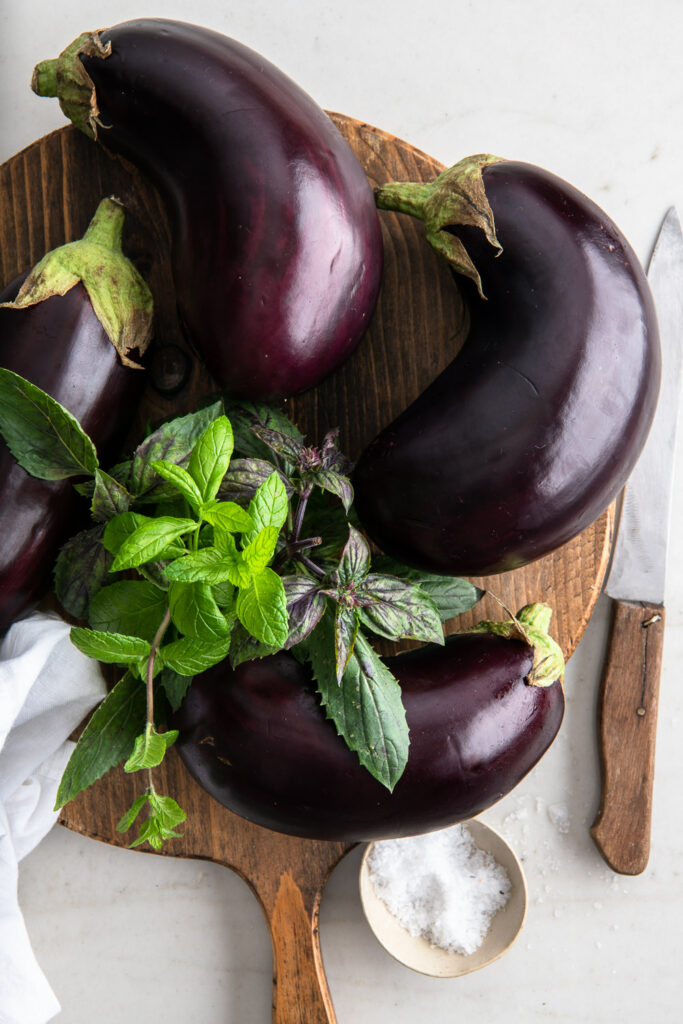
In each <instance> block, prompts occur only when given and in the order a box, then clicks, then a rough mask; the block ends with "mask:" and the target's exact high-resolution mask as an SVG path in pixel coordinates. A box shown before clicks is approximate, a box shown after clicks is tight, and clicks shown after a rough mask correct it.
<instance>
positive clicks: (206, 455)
mask: <svg viewBox="0 0 683 1024" xmlns="http://www.w3.org/2000/svg"><path fill="white" fill-rule="evenodd" d="M234 444H235V442H234V438H233V435H232V427H231V426H230V420H229V419H228V418H227V416H219V417H218V419H216V420H214V421H213V423H211V424H210V426H208V427H207V428H206V430H205V431H204V433H203V434H202V436H201V437H200V438H199V440H198V441H197V443H196V444H195V446H194V448H193V450H192V455H191V456H190V462H189V465H188V470H189V472H190V474H191V475H192V477H193V478H194V480H195V481H196V483H197V486H198V487H199V490H200V491H201V494H202V498H203V500H204V501H211V500H212V499H213V498H215V497H216V495H217V494H218V488H219V487H220V485H221V482H222V480H223V477H224V476H225V474H226V472H227V469H228V466H229V465H230V459H231V458H232V451H233V448H234Z"/></svg>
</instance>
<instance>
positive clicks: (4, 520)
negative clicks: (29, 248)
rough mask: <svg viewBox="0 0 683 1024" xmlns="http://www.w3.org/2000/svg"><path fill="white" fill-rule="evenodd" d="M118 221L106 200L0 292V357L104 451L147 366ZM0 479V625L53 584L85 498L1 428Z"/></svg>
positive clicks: (106, 455) (127, 419) (114, 441)
mask: <svg viewBox="0 0 683 1024" xmlns="http://www.w3.org/2000/svg"><path fill="white" fill-rule="evenodd" d="M122 225H123V210H122V208H121V207H120V205H119V204H118V203H117V202H114V201H112V200H110V199H106V200H103V202H102V203H101V204H100V206H99V207H98V210H97V213H96V214H95V217H94V218H93V221H92V222H91V224H90V227H89V228H88V231H87V232H86V235H85V236H84V238H83V239H82V240H81V241H80V242H72V243H69V244H68V245H66V246H63V247H61V248H60V249H56V250H53V252H52V253H49V254H48V255H47V256H46V257H45V258H44V259H43V260H42V261H41V263H40V264H38V266H37V267H36V268H34V270H33V271H32V272H31V273H30V274H28V275H22V276H21V277H20V278H17V279H15V281H13V282H12V283H11V284H10V285H8V286H7V288H6V289H5V291H4V292H3V294H2V295H1V296H0V303H2V304H1V305H0V366H2V367H3V368H5V369H7V370H11V371H13V372H14V373H17V374H19V375H20V376H21V377H24V378H26V379H27V380H29V381H30V382H31V383H32V384H35V385H36V386H37V387H39V388H41V389H42V390H43V391H46V392H47V393H48V394H49V395H51V396H52V397H53V398H54V399H56V400H57V401H58V402H60V403H61V404H62V405H63V406H65V407H66V408H67V409H68V410H69V412H71V413H72V414H73V415H74V416H75V417H76V418H77V419H78V420H79V422H80V424H81V426H82V427H83V429H84V430H85V431H86V433H87V434H88V435H89V436H90V437H91V438H92V440H93V441H94V442H95V445H96V447H97V449H98V453H99V454H100V456H101V457H102V459H103V460H109V459H112V458H113V457H114V456H115V455H116V454H117V452H118V449H119V448H120V446H121V444H122V443H123V439H124V436H125V433H126V432H127V430H128V428H129V426H130V423H131V421H132V418H133V415H134V413H135V411H136V406H137V401H138V399H139V397H140V393H141V388H142V386H143V384H144V377H145V375H144V373H143V372H142V370H141V368H140V367H137V368H136V363H135V362H134V360H133V359H132V358H131V355H132V354H135V353H137V354H142V353H143V352H144V350H145V348H146V347H147V345H148V343H149V339H150V332H151V296H150V295H149V292H148V291H147V288H146V286H145V285H144V283H143V282H142V279H141V278H140V277H139V275H138V274H137V272H136V271H135V270H134V269H133V267H132V265H130V264H129V262H128V261H127V260H126V259H125V257H123V255H122V253H121V249H120V244H121V230H122ZM62 275H63V276H62ZM69 282H70V283H69ZM61 288H64V289H66V290H65V291H64V293H63V294H60V293H59V291H60V289H61ZM88 289H90V291H89V290H88ZM91 293H92V295H93V296H94V299H93V298H92V297H91ZM93 302H94V303H95V305H93ZM102 302H104V304H105V306H107V307H108V308H107V309H105V310H102V309H101V308H100V304H101V303H102ZM119 303H120V304H121V305H122V307H123V308H118V309H116V308H114V307H115V306H116V305H117V304H119ZM96 308H97V309H98V310H99V312H100V315H101V316H102V317H103V319H104V321H105V323H106V324H107V328H108V330H107V329H105V327H104V326H103V324H102V322H101V320H100V319H99V317H98V314H97V313H96V311H95V310H96ZM108 332H109V333H108ZM116 346H118V351H117V347H116ZM0 479H2V490H1V492H0V634H2V633H3V632H4V631H5V630H6V629H7V628H8V626H10V625H11V623H12V622H13V621H14V620H15V619H16V618H18V617H19V616H21V615H22V614H24V613H25V612H26V611H28V610H29V609H30V608H31V606H32V605H34V604H35V603H36V602H37V601H38V600H39V599H40V597H41V596H42V595H43V594H44V592H45V591H46V590H47V589H49V587H50V584H51V580H52V570H53V566H54V560H55V558H56V555H57V552H58V550H59V548H60V546H61V545H62V544H63V543H64V541H65V540H66V539H67V538H68V537H69V536H70V535H71V534H72V533H74V532H75V529H76V528H77V526H76V525H75V524H76V523H77V522H78V509H79V505H82V504H83V500H82V499H81V498H79V497H78V495H77V494H76V492H75V491H74V488H73V483H72V481H71V480H68V479H67V480H39V479H36V478H34V477H32V476H29V474H28V473H27V472H25V471H24V470H23V469H22V468H21V466H19V465H18V464H17V462H16V461H15V459H14V457H13V455H12V454H11V453H10V451H9V449H8V447H7V445H6V444H5V442H4V440H3V439H2V436H1V435H0Z"/></svg>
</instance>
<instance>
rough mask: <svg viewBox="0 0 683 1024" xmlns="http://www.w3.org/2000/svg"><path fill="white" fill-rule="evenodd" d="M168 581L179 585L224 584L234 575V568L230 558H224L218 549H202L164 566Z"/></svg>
mask: <svg viewBox="0 0 683 1024" xmlns="http://www.w3.org/2000/svg"><path fill="white" fill-rule="evenodd" d="M166 575H167V576H168V578H169V580H171V581H177V582H179V583H199V582H203V583H210V584H212V585H213V584H217V583H224V582H226V581H230V580H231V577H232V576H234V575H235V567H234V564H233V560H232V558H231V557H230V556H226V555H225V554H224V553H223V552H221V551H219V550H218V548H202V550H201V551H194V552H191V553H190V554H187V555H183V557H182V558H177V559H176V560H175V561H174V562H170V563H169V565H167V566H166Z"/></svg>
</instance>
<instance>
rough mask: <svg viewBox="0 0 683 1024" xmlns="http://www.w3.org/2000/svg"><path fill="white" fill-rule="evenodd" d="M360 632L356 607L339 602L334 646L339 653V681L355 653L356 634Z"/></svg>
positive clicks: (335, 621)
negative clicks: (346, 606) (345, 605)
mask: <svg viewBox="0 0 683 1024" xmlns="http://www.w3.org/2000/svg"><path fill="white" fill-rule="evenodd" d="M357 633H358V615H357V614H356V611H355V609H353V608H345V607H344V605H342V604H338V605H337V610H336V613H335V617H334V647H335V651H336V654H337V657H336V670H337V682H338V683H340V682H341V680H342V676H343V675H344V673H345V672H346V668H347V666H348V664H349V659H350V657H351V655H352V654H353V648H354V644H355V642H356V634H357Z"/></svg>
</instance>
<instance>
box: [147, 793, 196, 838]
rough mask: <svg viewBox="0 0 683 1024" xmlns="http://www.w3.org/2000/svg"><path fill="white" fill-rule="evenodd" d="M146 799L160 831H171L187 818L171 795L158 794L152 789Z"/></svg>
mask: <svg viewBox="0 0 683 1024" xmlns="http://www.w3.org/2000/svg"><path fill="white" fill-rule="evenodd" d="M148 799H149V806H150V807H151V808H152V810H153V812H154V816H155V818H156V819H157V821H158V823H159V826H160V828H161V830H162V833H163V832H170V831H172V830H173V829H174V828H176V827H177V826H178V825H182V823H183V822H184V821H185V819H186V818H187V815H186V813H185V811H184V810H183V809H182V807H179V806H178V804H177V803H176V802H175V800H174V799H173V797H170V796H159V794H158V793H156V792H155V791H154V790H152V791H151V793H150V794H149V797H148Z"/></svg>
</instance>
